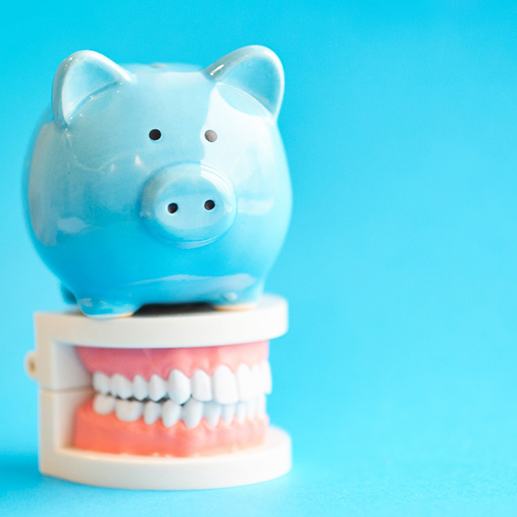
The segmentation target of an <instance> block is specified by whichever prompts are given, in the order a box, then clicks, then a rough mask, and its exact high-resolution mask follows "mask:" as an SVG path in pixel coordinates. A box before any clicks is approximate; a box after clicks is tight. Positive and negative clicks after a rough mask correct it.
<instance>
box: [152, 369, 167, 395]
mask: <svg viewBox="0 0 517 517" xmlns="http://www.w3.org/2000/svg"><path fill="white" fill-rule="evenodd" d="M166 392H167V385H166V384H165V381H164V380H163V379H162V378H161V377H160V376H159V375H156V374H153V375H151V378H150V379H149V398H150V399H151V400H154V401H157V400H160V399H162V398H163V397H164V396H165V393H166Z"/></svg>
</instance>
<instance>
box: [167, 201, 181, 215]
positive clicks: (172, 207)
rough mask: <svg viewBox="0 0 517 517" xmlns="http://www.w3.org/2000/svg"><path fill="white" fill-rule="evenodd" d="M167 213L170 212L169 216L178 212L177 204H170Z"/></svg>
mask: <svg viewBox="0 0 517 517" xmlns="http://www.w3.org/2000/svg"><path fill="white" fill-rule="evenodd" d="M167 211H168V212H169V214H174V213H175V212H177V211H178V205H177V204H176V203H169V204H168V205H167Z"/></svg>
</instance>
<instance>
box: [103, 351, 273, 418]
mask: <svg viewBox="0 0 517 517" xmlns="http://www.w3.org/2000/svg"><path fill="white" fill-rule="evenodd" d="M93 387H94V389H95V391H97V392H99V393H101V394H103V395H108V394H110V395H113V396H115V397H117V398H119V399H124V400H127V399H136V400H138V401H144V400H150V401H154V402H157V401H159V400H162V399H170V400H171V401H173V402H174V403H176V404H180V405H181V404H184V403H185V402H187V401H188V400H189V399H190V398H192V399H193V400H196V401H200V402H209V401H215V402H218V403H219V404H235V403H237V402H239V401H248V400H252V399H255V398H257V397H258V396H259V395H263V394H269V393H271V370H270V367H269V362H268V361H263V362H261V363H258V364H255V365H253V366H248V365H247V364H241V365H239V367H238V368H237V369H236V371H235V372H233V371H232V370H231V369H230V368H229V367H228V366H226V365H220V366H218V367H217V368H216V369H215V371H214V372H213V373H212V375H209V374H208V373H206V372H205V371H204V370H201V369H197V370H195V371H194V373H193V375H192V377H191V378H189V377H187V376H186V375H185V374H184V373H183V372H181V371H180V370H172V371H171V372H170V374H169V376H168V378H167V379H164V378H162V377H160V376H159V375H156V374H153V375H151V377H150V378H149V379H148V380H146V379H144V378H143V377H142V376H141V375H135V377H134V378H133V379H132V380H130V379H128V378H127V377H125V376H124V375H121V374H119V373H116V374H114V375H112V376H111V377H110V376H108V375H106V374H104V373H102V372H95V373H94V374H93ZM102 400H104V399H102ZM98 404H99V408H98V409H99V410H98V411H97V407H96V411H97V412H98V413H103V412H105V411H106V408H107V406H106V404H107V402H106V401H104V402H99V403H98ZM128 407H129V406H128ZM131 407H133V406H131ZM135 407H136V406H135ZM146 407H147V406H146ZM149 407H150V408H151V407H153V406H149ZM192 407H193V408H195V407H196V406H195V404H194V405H193V406H192ZM135 411H136V409H135ZM196 411H197V410H196V409H191V410H190V413H192V414H193V415H197V413H196ZM117 413H118V412H117ZM190 413H189V414H190ZM146 415H147V416H146ZM144 418H146V420H152V418H153V410H152V409H149V410H148V411H147V412H145V411H144ZM193 418H194V417H193ZM223 418H224V415H223Z"/></svg>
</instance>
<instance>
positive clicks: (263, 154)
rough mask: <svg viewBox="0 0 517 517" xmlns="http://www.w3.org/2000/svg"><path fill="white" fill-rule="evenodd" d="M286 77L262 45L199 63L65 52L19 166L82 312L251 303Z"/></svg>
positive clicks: (269, 221) (279, 209)
mask: <svg viewBox="0 0 517 517" xmlns="http://www.w3.org/2000/svg"><path fill="white" fill-rule="evenodd" d="M283 90H284V78H283V70H282V65H281V63H280V61H279V59H278V58H277V56H276V55H275V54H274V53H273V52H272V51H271V50H269V49H267V48H264V47H260V46H250V47H245V48H241V49H239V50H236V51H234V52H232V53H230V54H229V55H227V56H225V57H223V58H222V59H220V60H219V61H217V62H215V63H214V64H212V65H211V66H209V67H207V68H204V69H200V68H196V67H193V66H186V65H170V64H153V65H148V66H147V65H129V66H120V65H118V64H116V63H114V62H113V61H111V60H109V59H108V58H106V57H104V56H103V55H101V54H98V53H96V52H91V51H81V52H77V53H75V54H73V55H72V56H70V57H69V58H68V59H66V60H65V61H64V62H63V63H62V64H61V66H60V68H59V70H58V71H57V74H56V77H55V80H54V86H53V95H52V109H51V111H50V113H49V115H48V116H47V117H46V118H45V119H44V121H43V122H42V124H41V126H40V127H39V129H38V131H37V134H36V137H35V141H34V144H33V147H32V151H31V155H30V159H29V161H28V172H27V194H28V215H29V223H30V227H31V232H32V236H33V240H34V242H35V245H36V248H37V250H38V252H39V254H40V255H41V257H42V258H43V260H44V261H45V263H46V264H47V266H48V267H49V268H50V269H51V270H52V271H53V272H54V273H55V274H56V275H57V277H58V278H59V279H60V281H61V283H62V286H63V291H64V293H65V296H66V297H67V298H69V299H71V300H75V301H76V302H77V304H78V305H79V307H80V309H81V311H82V312H83V313H84V314H86V315H88V316H93V317H110V316H120V315H127V314H132V313H133V312H135V311H136V310H137V309H138V308H139V307H141V306H142V305H145V304H157V303H158V304H162V303H167V304H168V303H191V302H206V303H210V304H213V305H215V306H219V307H230V308H231V307H240V306H243V305H244V306H245V305H249V304H253V303H254V302H255V301H256V300H257V298H258V297H259V296H260V295H261V293H262V290H263V286H264V281H265V278H266V275H267V274H268V271H269V269H270V268H271V266H272V264H273V262H274V260H275V258H276V256H277V254H278V252H279V250H280V247H281V245H282V242H283V240H284V236H285V233H286V231H287V227H288V223H289V217H290V211H291V190H290V180H289V173H288V168H287V163H286V158H285V154H284V148H283V144H282V140H281V137H280V134H279V131H278V128H277V124H276V120H277V115H278V112H279V110H280V106H281V103H282V96H283Z"/></svg>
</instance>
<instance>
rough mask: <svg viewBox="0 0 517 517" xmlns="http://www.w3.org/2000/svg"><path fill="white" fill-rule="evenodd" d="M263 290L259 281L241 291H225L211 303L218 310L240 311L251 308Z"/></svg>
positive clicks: (262, 285)
mask: <svg viewBox="0 0 517 517" xmlns="http://www.w3.org/2000/svg"><path fill="white" fill-rule="evenodd" d="M263 291H264V284H263V283H262V282H259V283H258V284H254V285H252V286H251V287H248V288H246V289H243V290H242V291H237V292H231V293H227V294H225V295H223V296H222V297H221V299H220V300H217V301H216V302H214V303H213V304H212V305H213V306H214V308H215V309H217V310H220V311H240V310H249V309H253V308H254V307H255V306H256V305H257V303H258V301H259V300H260V297H261V296H262V293H263Z"/></svg>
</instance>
